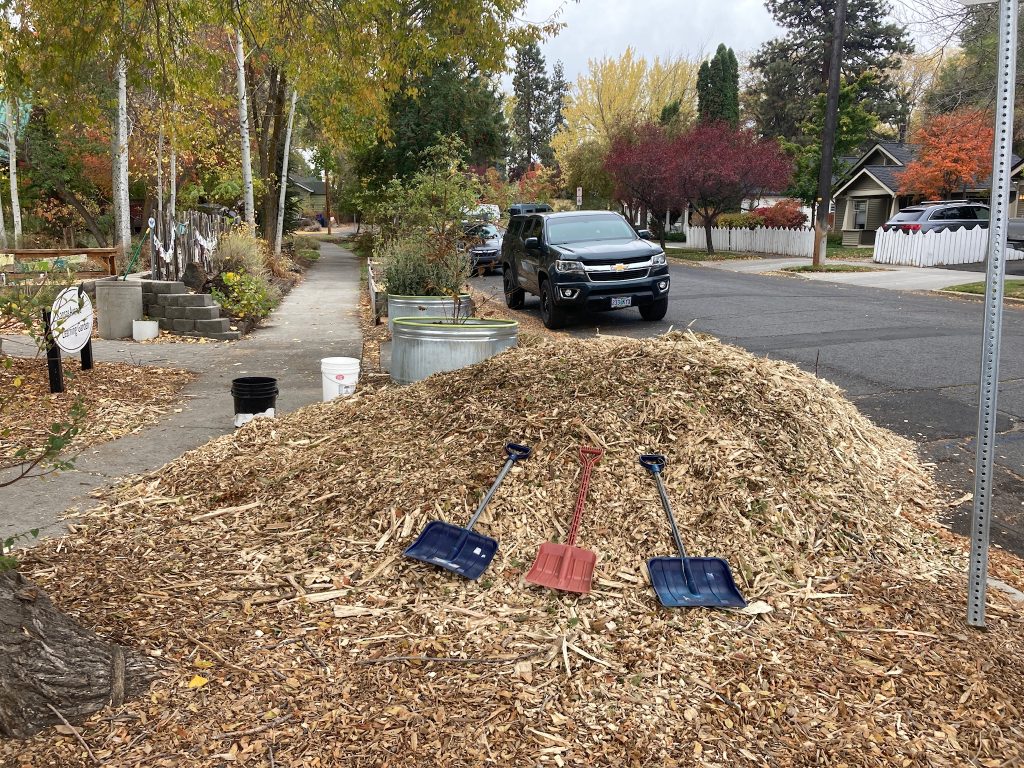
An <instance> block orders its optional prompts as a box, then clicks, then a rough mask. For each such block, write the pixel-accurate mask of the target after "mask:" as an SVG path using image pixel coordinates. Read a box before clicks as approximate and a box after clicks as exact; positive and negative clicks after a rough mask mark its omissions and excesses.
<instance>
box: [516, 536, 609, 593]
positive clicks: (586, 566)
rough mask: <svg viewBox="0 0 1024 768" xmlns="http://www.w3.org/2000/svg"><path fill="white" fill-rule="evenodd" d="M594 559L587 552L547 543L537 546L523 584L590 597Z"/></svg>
mask: <svg viewBox="0 0 1024 768" xmlns="http://www.w3.org/2000/svg"><path fill="white" fill-rule="evenodd" d="M596 564H597V555H596V554H595V553H593V552H591V551H590V550H589V549H581V548H580V547H570V546H569V545H568V544H553V543H551V542H548V543H546V544H541V545H540V550H539V551H538V552H537V559H536V560H534V561H533V567H532V568H530V572H529V573H527V574H526V580H527V581H528V582H530V583H531V584H537V585H539V586H541V587H548V588H549V589H560V590H562V591H563V592H577V593H579V594H581V595H586V594H589V593H590V582H591V580H592V579H593V576H594V566H595V565H596Z"/></svg>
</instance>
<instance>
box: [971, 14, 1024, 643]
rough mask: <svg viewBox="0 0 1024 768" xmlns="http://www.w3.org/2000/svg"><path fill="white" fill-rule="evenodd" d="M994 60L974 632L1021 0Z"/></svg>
mask: <svg viewBox="0 0 1024 768" xmlns="http://www.w3.org/2000/svg"><path fill="white" fill-rule="evenodd" d="M961 2H964V0H961ZM964 4H965V5H979V4H981V3H980V2H979V1H978V0H967V1H966V2H964ZM996 57H997V61H996V65H997V77H996V126H995V127H996V136H995V142H994V146H993V149H992V197H991V201H990V208H991V213H990V214H989V217H990V224H989V238H988V263H987V264H986V270H985V332H984V338H983V346H982V354H981V380H980V383H979V387H978V445H977V454H976V458H975V469H974V514H973V516H972V519H971V530H970V536H971V564H970V571H969V573H968V587H967V623H968V624H970V625H971V626H972V627H984V626H985V589H986V586H987V582H988V543H989V523H990V521H991V518H992V464H993V458H994V456H993V453H994V451H995V438H996V396H997V394H998V390H999V342H1000V337H1001V336H1002V329H1003V278H1004V276H1005V274H1006V259H1005V252H1006V226H1007V216H1008V210H1007V209H1008V207H1009V202H1010V166H1011V163H1012V161H1011V159H1010V158H1011V156H1012V143H1013V98H1014V91H1015V90H1016V84H1017V83H1016V80H1017V0H999V47H998V49H997V51H996Z"/></svg>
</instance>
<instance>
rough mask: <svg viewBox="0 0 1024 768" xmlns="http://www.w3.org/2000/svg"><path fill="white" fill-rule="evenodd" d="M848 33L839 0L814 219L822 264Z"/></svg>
mask: <svg viewBox="0 0 1024 768" xmlns="http://www.w3.org/2000/svg"><path fill="white" fill-rule="evenodd" d="M845 33H846V0H836V15H835V17H834V18H833V20H832V58H831V60H830V61H829V65H828V95H827V96H826V97H825V127H824V130H822V132H821V170H820V171H819V172H818V210H817V214H818V215H817V218H816V220H815V222H814V256H813V257H812V263H813V264H814V266H816V267H817V266H819V265H820V264H821V262H822V260H823V259H822V256H823V255H824V253H825V243H826V237H827V235H828V214H829V209H830V208H831V205H830V204H829V203H830V202H831V200H832V153H833V151H834V150H835V146H836V125H837V124H838V122H839V77H840V70H841V64H842V62H843V35H844V34H845Z"/></svg>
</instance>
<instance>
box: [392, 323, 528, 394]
mask: <svg viewBox="0 0 1024 768" xmlns="http://www.w3.org/2000/svg"><path fill="white" fill-rule="evenodd" d="M391 339H392V346H391V378H392V379H394V380H395V381H396V382H398V383H399V384H411V383H412V382H414V381H420V380H421V379H425V378H427V376H430V375H431V374H434V373H439V372H440V371H454V370H457V369H459V368H465V367H466V366H467V365H473V364H474V363H479V362H481V361H483V360H486V359H487V358H489V357H493V356H494V355H496V354H498V353H499V352H504V351H505V350H506V349H510V348H511V347H514V346H516V345H517V344H518V343H519V323H517V322H516V321H515V320H484V319H479V318H470V319H468V320H466V321H464V322H460V323H451V322H446V321H444V320H441V319H431V318H424V319H420V318H409V317H401V318H398V319H397V320H395V325H394V329H393V330H392V333H391Z"/></svg>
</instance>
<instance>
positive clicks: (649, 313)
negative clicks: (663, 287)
mask: <svg viewBox="0 0 1024 768" xmlns="http://www.w3.org/2000/svg"><path fill="white" fill-rule="evenodd" d="M666 312H668V296H665V297H664V298H662V299H655V300H654V303H652V304H647V305H645V306H642V307H640V317H642V318H643V319H644V320H661V319H662V318H664V317H665V313H666Z"/></svg>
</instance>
